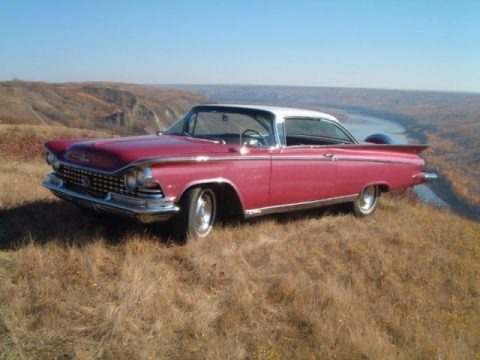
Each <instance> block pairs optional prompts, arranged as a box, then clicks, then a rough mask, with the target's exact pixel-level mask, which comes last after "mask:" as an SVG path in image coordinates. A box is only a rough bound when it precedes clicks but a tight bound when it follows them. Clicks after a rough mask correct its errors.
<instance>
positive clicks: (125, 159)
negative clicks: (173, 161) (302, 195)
mask: <svg viewBox="0 0 480 360" xmlns="http://www.w3.org/2000/svg"><path fill="white" fill-rule="evenodd" d="M46 146H47V148H48V149H49V150H50V151H52V152H53V153H54V154H55V155H56V156H58V157H59V158H60V159H61V160H62V161H63V162H68V163H72V164H78V165H82V166H85V167H89V168H97V169H102V170H109V171H112V170H117V169H120V168H122V167H125V166H127V165H129V164H131V163H133V162H138V161H142V160H147V159H149V158H159V157H165V158H174V157H178V156H181V157H184V156H198V155H202V154H203V155H207V154H211V153H222V152H223V153H226V152H227V151H228V148H227V147H226V146H224V145H222V144H219V143H217V142H215V141H211V140H205V139H198V138H190V137H184V136H172V135H160V136H157V135H145V136H132V137H122V138H112V139H95V140H78V141H65V140H53V141H49V142H48V143H47V144H46Z"/></svg>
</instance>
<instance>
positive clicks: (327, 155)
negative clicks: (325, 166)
mask: <svg viewBox="0 0 480 360" xmlns="http://www.w3.org/2000/svg"><path fill="white" fill-rule="evenodd" d="M323 157H326V158H333V154H330V153H329V154H323Z"/></svg>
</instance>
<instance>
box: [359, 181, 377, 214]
mask: <svg viewBox="0 0 480 360" xmlns="http://www.w3.org/2000/svg"><path fill="white" fill-rule="evenodd" d="M379 197H380V189H379V188H378V186H376V185H372V186H368V187H366V188H365V189H363V191H362V192H361V193H360V195H359V196H358V198H357V199H356V200H355V201H354V202H353V212H354V213H355V216H359V217H362V216H367V215H370V214H371V213H373V212H374V211H375V209H376V208H377V205H378V199H379Z"/></svg>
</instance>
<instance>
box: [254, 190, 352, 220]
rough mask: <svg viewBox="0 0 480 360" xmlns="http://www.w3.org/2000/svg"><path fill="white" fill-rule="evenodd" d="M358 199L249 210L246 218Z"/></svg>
mask: <svg viewBox="0 0 480 360" xmlns="http://www.w3.org/2000/svg"><path fill="white" fill-rule="evenodd" d="M357 198H358V194H354V195H347V196H340V197H335V198H329V199H323V200H314V201H306V202H300V203H295V204H286V205H276V206H268V207H264V208H258V209H249V210H245V217H246V218H252V217H255V216H260V215H267V214H275V213H282V212H288V211H298V210H306V209H313V208H316V207H322V206H329V205H335V204H341V203H346V202H351V201H354V200H356V199H357Z"/></svg>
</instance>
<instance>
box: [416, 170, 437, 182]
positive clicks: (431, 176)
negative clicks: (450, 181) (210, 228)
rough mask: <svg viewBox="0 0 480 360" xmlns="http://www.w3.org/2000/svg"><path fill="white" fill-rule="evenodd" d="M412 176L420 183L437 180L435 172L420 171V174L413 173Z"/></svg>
mask: <svg viewBox="0 0 480 360" xmlns="http://www.w3.org/2000/svg"><path fill="white" fill-rule="evenodd" d="M413 178H414V179H416V180H417V181H419V182H420V183H426V182H429V181H433V180H437V179H438V175H437V174H435V173H427V172H422V173H420V174H417V175H415V176H414V177H413Z"/></svg>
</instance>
